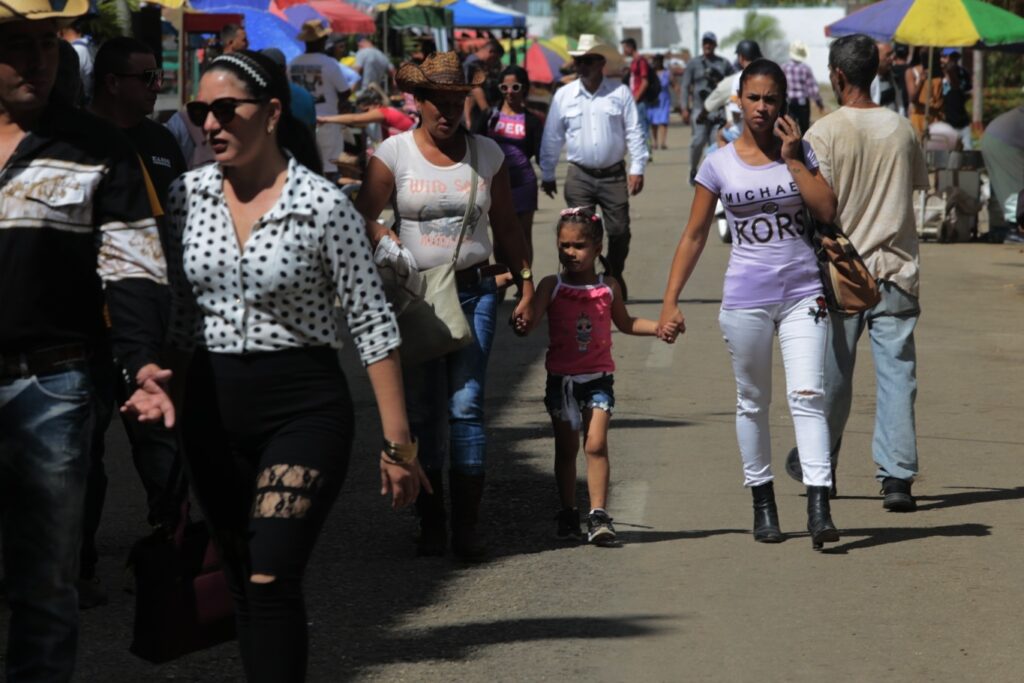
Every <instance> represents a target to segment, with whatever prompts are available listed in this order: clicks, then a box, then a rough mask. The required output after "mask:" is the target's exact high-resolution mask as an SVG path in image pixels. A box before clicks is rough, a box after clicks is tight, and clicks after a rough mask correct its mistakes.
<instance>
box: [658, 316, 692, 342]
mask: <svg viewBox="0 0 1024 683" xmlns="http://www.w3.org/2000/svg"><path fill="white" fill-rule="evenodd" d="M684 332H686V318H685V317H683V312H682V311H680V310H679V309H678V308H674V309H665V310H662V312H661V318H660V319H659V320H658V330H657V332H656V333H655V334H656V335H657V337H658V339H660V340H662V341H663V342H665V343H666V344H672V343H674V342H675V340H676V338H677V337H678V336H679V335H680V334H682V333H684Z"/></svg>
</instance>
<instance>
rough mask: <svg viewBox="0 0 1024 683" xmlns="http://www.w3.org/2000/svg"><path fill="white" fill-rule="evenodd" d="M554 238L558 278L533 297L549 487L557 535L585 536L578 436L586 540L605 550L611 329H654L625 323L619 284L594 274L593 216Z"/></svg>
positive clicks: (579, 213) (573, 221) (520, 327)
mask: <svg viewBox="0 0 1024 683" xmlns="http://www.w3.org/2000/svg"><path fill="white" fill-rule="evenodd" d="M557 231H558V233H557V234H558V260H559V262H560V263H561V264H562V272H561V273H560V274H558V275H549V276H547V277H546V278H544V279H543V280H541V281H540V284H539V285H537V293H536V294H535V295H534V298H533V324H536V323H537V322H539V321H540V319H541V317H543V315H544V314H545V313H547V316H548V337H549V342H548V343H549V346H548V354H547V359H546V361H545V367H546V368H547V371H548V382H547V391H546V392H545V396H544V405H545V406H546V407H547V409H548V413H549V414H550V415H551V426H552V428H553V429H554V431H555V480H556V481H557V483H558V494H559V497H560V498H561V503H562V509H561V511H560V512H559V513H558V517H557V519H558V528H557V531H556V535H557V536H558V538H561V539H564V540H579V539H581V538H582V536H583V532H582V530H581V529H580V513H579V510H578V509H577V508H576V455H577V453H578V452H579V448H580V433H581V432H582V434H583V450H584V452H585V453H586V455H587V490H588V492H589V493H590V513H589V515H588V516H587V531H588V534H587V540H588V541H589V542H591V543H594V544H596V545H603V546H607V545H612V544H614V543H615V527H614V526H612V518H611V517H609V516H608V512H607V511H606V509H605V505H606V503H607V499H608V478H609V474H610V472H611V468H610V466H609V464H608V425H609V422H610V420H611V416H612V410H613V409H614V407H615V392H614V389H613V386H614V381H615V380H614V377H613V376H612V373H613V372H614V371H615V362H614V361H613V360H612V323H613V322H614V323H615V326H616V327H617V328H618V329H619V331H620V332H624V333H626V334H635V335H647V336H653V335H654V334H655V333H656V331H657V325H658V324H657V323H656V322H655V321H653V320H645V319H643V318H634V317H632V316H630V315H629V312H628V311H627V310H626V304H625V303H623V301H622V288H621V287H620V286H619V283H618V282H617V281H616V280H615V278H613V277H608V276H606V275H598V274H597V270H596V269H595V267H594V264H595V262H596V261H597V260H598V259H601V246H602V242H603V240H604V227H603V225H602V224H601V219H600V218H598V216H597V214H595V213H594V212H592V211H591V210H590V209H585V208H576V209H565V210H564V211H562V214H561V217H560V218H559V221H558V228H557ZM602 263H603V259H602ZM531 326H532V325H529V324H526V323H522V322H518V321H517V323H516V331H517V332H520V333H525V332H527V331H529V329H530V327H531ZM672 329H674V328H672Z"/></svg>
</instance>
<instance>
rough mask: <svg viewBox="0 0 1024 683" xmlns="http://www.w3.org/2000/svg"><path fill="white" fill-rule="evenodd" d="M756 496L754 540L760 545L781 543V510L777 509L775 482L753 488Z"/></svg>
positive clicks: (751, 489) (752, 490) (751, 488)
mask: <svg viewBox="0 0 1024 683" xmlns="http://www.w3.org/2000/svg"><path fill="white" fill-rule="evenodd" d="M750 493H751V494H752V495H753V496H754V540H755V541H758V542H759V543H781V542H782V531H781V530H780V529H779V509H778V508H777V507H775V485H774V483H773V482H768V483H767V484H761V485H760V486H751V487H750Z"/></svg>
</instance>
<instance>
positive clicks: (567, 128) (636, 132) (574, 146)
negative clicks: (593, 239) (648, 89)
mask: <svg viewBox="0 0 1024 683" xmlns="http://www.w3.org/2000/svg"><path fill="white" fill-rule="evenodd" d="M563 145H564V146H565V147H566V156H567V158H568V160H569V162H571V163H574V164H579V165H580V166H585V167H587V168H593V169H598V168H608V167H609V166H614V165H615V164H617V163H619V162H620V161H623V160H624V159H625V157H626V149H627V147H628V149H629V175H643V174H644V168H645V167H646V166H647V159H648V156H649V153H648V151H647V142H646V140H644V132H643V129H642V128H641V127H640V118H639V116H638V115H637V111H636V103H635V102H634V101H633V95H632V94H631V93H630V92H629V88H628V87H626V86H625V85H624V84H623V83H622V82H621V81H615V80H611V79H607V78H606V79H605V80H604V82H603V83H601V85H600V86H599V87H598V89H597V91H596V92H593V93H591V92H590V91H588V90H587V89H586V88H585V87H583V83H582V82H581V81H579V80H576V81H573V82H572V83H570V84H569V85H567V86H565V87H563V88H562V89H561V90H559V91H558V92H557V93H555V96H554V98H552V100H551V107H550V109H549V110H548V118H547V123H545V125H544V137H543V139H542V141H541V146H540V169H541V173H542V178H543V180H544V181H553V180H554V179H555V166H556V165H557V164H558V157H559V155H560V154H561V153H562V146H563Z"/></svg>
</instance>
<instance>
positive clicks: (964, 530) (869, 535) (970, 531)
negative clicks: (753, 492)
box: [794, 524, 992, 555]
mask: <svg viewBox="0 0 1024 683" xmlns="http://www.w3.org/2000/svg"><path fill="white" fill-rule="evenodd" d="M839 533H840V534H842V537H843V538H849V537H850V536H864V537H865V538H862V539H860V540H857V541H852V542H850V543H841V544H840V545H835V546H826V547H825V549H824V550H822V551H821V552H822V553H824V554H826V555H845V554H847V553H848V552H850V551H851V550H864V549H866V548H875V547H877V546H880V545H888V544H890V543H902V542H903V541H918V540H921V539H924V538H935V537H940V536H941V537H944V538H957V537H965V536H967V537H980V536H989V535H991V533H992V527H990V526H988V525H987V524H951V525H949V526H935V527H877V528H873V529H842V528H841V529H840V530H839ZM794 536H795V535H794ZM800 536H802V537H804V538H806V537H807V534H800Z"/></svg>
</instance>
